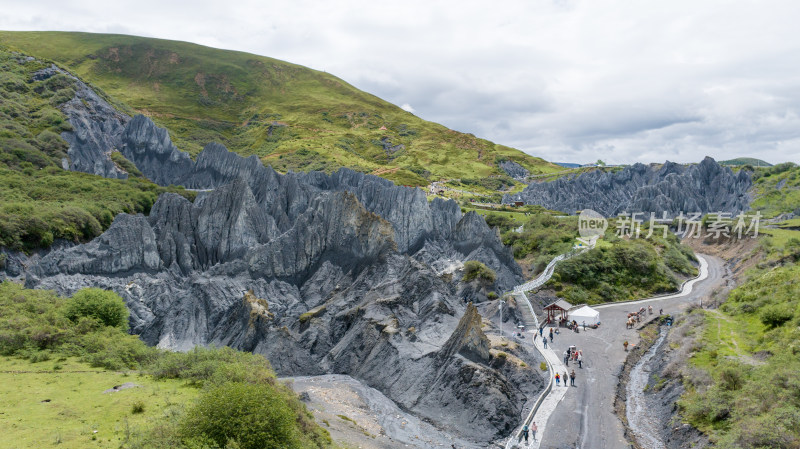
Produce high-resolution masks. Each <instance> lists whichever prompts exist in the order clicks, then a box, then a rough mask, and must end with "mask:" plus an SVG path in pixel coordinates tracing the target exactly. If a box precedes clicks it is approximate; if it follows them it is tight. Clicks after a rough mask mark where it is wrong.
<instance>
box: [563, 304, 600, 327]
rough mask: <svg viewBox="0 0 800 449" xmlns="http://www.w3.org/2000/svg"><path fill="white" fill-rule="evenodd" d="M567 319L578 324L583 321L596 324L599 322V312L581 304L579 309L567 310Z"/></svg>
mask: <svg viewBox="0 0 800 449" xmlns="http://www.w3.org/2000/svg"><path fill="white" fill-rule="evenodd" d="M569 319H570V320H575V322H577V323H578V324H579V325H580V324H583V322H586V324H597V323H599V322H600V312H598V311H597V310H594V309H593V308H591V307H589V306H583V307H581V308H579V309H575V310H571V311H570V312H569Z"/></svg>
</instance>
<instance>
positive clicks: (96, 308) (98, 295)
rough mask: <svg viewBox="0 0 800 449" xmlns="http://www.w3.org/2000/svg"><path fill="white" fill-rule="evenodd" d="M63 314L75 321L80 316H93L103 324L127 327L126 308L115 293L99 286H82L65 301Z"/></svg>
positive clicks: (121, 327) (124, 328)
mask: <svg viewBox="0 0 800 449" xmlns="http://www.w3.org/2000/svg"><path fill="white" fill-rule="evenodd" d="M64 316H66V317H67V318H69V319H70V320H71V321H73V322H76V321H78V319H80V318H81V317H89V318H94V319H96V320H98V321H99V322H101V323H102V324H103V325H104V326H110V327H117V328H120V329H123V330H127V329H128V308H127V307H125V302H124V301H123V300H122V298H120V296H119V295H117V294H116V293H114V292H112V291H109V290H102V289H99V288H84V289H82V290H79V291H78V292H76V293H75V294H74V295H73V296H72V298H70V299H69V300H68V301H67V306H66V309H65V311H64Z"/></svg>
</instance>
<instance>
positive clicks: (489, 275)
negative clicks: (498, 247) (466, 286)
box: [462, 260, 497, 286]
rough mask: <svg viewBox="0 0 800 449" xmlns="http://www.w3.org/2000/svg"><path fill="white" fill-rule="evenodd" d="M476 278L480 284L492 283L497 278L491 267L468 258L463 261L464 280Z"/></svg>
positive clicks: (468, 280) (469, 280)
mask: <svg viewBox="0 0 800 449" xmlns="http://www.w3.org/2000/svg"><path fill="white" fill-rule="evenodd" d="M475 279H477V280H478V282H480V283H481V284H482V285H484V286H487V285H492V284H494V281H495V280H496V279H497V274H496V273H495V272H494V270H492V269H491V268H489V267H487V266H486V265H484V264H482V263H480V262H478V261H477V260H469V261H467V262H465V263H464V277H463V278H462V280H463V281H464V282H471V281H473V280H475Z"/></svg>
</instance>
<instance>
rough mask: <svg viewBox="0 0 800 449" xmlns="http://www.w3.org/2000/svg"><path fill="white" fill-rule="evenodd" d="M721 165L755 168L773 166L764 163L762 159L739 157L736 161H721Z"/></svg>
mask: <svg viewBox="0 0 800 449" xmlns="http://www.w3.org/2000/svg"><path fill="white" fill-rule="evenodd" d="M719 163H720V164H722V165H732V166H741V165H752V166H753V167H772V164H770V163H769V162H766V161H762V160H761V159H756V158H754V157H737V158H736V159H729V160H727V161H719Z"/></svg>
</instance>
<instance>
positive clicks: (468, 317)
mask: <svg viewBox="0 0 800 449" xmlns="http://www.w3.org/2000/svg"><path fill="white" fill-rule="evenodd" d="M290 179H295V180H296V179H297V178H296V177H295V178H290ZM329 181H330V180H329ZM330 182H333V181H330ZM287 185H291V184H288V183H287ZM385 187H386V188H389V186H385ZM309 191H311V192H313V194H312V197H311V198H310V200H309V201H308V203H307V204H306V206H305V207H304V208H303V210H302V211H301V212H299V213H298V215H297V216H296V217H295V218H294V219H293V220H292V221H291V225H290V227H289V228H288V229H287V230H285V231H280V230H279V227H278V225H277V222H276V220H275V218H274V217H273V215H271V214H270V212H269V210H271V209H272V208H273V207H275V206H274V205H272V204H269V203H267V202H260V201H259V200H258V199H257V197H256V195H254V194H253V192H252V190H251V188H250V185H249V184H248V183H247V182H246V181H244V180H243V179H239V180H237V181H234V182H232V183H230V184H226V185H224V186H221V187H219V188H217V189H215V190H213V191H210V192H202V193H201V194H200V195H199V196H198V198H197V200H195V202H194V203H190V202H189V201H187V200H186V199H184V198H183V197H181V196H178V195H173V194H165V195H162V196H161V197H160V198H159V200H158V201H157V203H156V204H155V205H154V206H153V208H152V211H151V214H150V216H149V217H144V216H141V215H136V216H131V215H126V214H122V215H120V216H118V217H117V218H116V220H115V221H114V223H113V224H112V226H111V228H110V229H109V230H108V231H107V232H106V233H104V234H103V235H102V236H100V237H98V238H97V239H95V240H94V241H92V242H90V243H88V244H85V245H78V246H74V247H71V248H66V249H61V250H56V251H52V252H50V253H49V254H47V255H45V256H43V257H42V258H41V259H39V260H36V261H34V262H33V263H32V264H31V266H30V267H29V269H28V271H27V273H26V274H27V284H28V286H30V287H40V288H53V289H56V290H58V291H60V292H63V293H72V292H74V291H75V290H77V289H79V288H82V287H85V286H99V287H102V288H107V289H112V290H114V291H117V292H118V293H120V294H121V295H122V296H123V297H124V298H125V300H126V303H127V304H128V306H129V308H130V310H131V324H132V330H133V332H134V333H137V334H139V335H140V336H141V338H143V339H144V340H145V341H147V342H148V343H150V344H158V345H160V346H162V347H168V348H173V349H179V350H185V349H189V348H191V347H193V346H194V345H198V344H201V345H207V344H218V345H229V346H232V347H235V348H239V349H243V350H248V351H254V352H258V353H262V354H264V355H266V356H267V357H268V358H269V360H270V361H271V362H272V364H273V366H274V368H275V369H276V370H277V371H278V372H279V373H280V374H282V375H315V374H325V373H338V374H348V375H350V376H353V377H356V378H358V379H361V380H362V381H364V382H366V383H367V384H368V385H370V386H372V387H374V388H377V389H378V390H380V391H382V392H383V393H384V394H386V395H387V396H388V397H390V398H392V399H393V400H395V401H396V402H397V403H398V404H400V406H402V407H403V408H405V409H407V410H410V411H412V412H414V413H416V414H418V415H419V416H422V417H425V418H427V419H429V420H431V421H432V422H434V423H436V424H437V425H439V426H440V427H442V428H445V429H450V430H452V431H454V432H458V433H459V434H460V435H462V436H465V437H467V438H471V439H473V440H475V441H478V442H486V441H490V440H494V439H496V438H500V437H503V436H505V435H506V434H507V433H509V432H510V431H511V430H512V427H513V426H514V424H515V422H516V419H517V417H518V416H519V415H520V413H521V407H522V404H523V403H524V401H525V398H526V395H525V394H523V391H530V388H531V383H536V382H539V379H538V378H535V379H530V381H526V382H527V383H528V385H520V384H519V382H518V380H519V379H515V381H512V380H511V379H510V378H509V377H508V376H507V375H506V374H504V373H503V372H501V371H498V370H496V369H494V368H492V366H491V361H492V360H491V355H490V353H489V349H488V341H487V339H486V336H485V335H484V334H483V332H482V330H481V318H480V315H478V313H477V311H476V310H475V308H474V307H472V306H471V305H466V306H465V304H464V302H463V301H462V299H460V297H459V296H458V295H457V294H456V293H457V291H458V284H459V283H458V281H447V280H445V279H443V278H440V277H439V276H438V275H437V274H436V272H435V271H434V270H433V269H432V268H431V267H430V266H429V265H427V264H425V263H423V262H421V261H419V260H417V259H416V258H414V257H412V256H413V255H411V254H409V253H407V252H406V253H402V252H399V251H398V248H399V246H400V245H398V243H397V242H396V241H395V236H396V235H397V232H396V227H395V226H393V224H392V223H390V222H389V221H387V220H386V219H384V218H382V217H381V216H379V215H378V214H376V213H374V212H371V211H369V210H367V208H366V207H364V205H363V204H362V203H361V202H360V201H359V200H358V197H357V195H356V194H354V193H352V192H350V191H348V190H333V189H331V190H322V189H311V190H309ZM275 196H276V197H279V198H285V197H286V193H284V194H280V195H278V194H275V195H272V196H268V197H275ZM376 207H377V206H376ZM442 207H444V206H442ZM276 210H280V211H281V212H282V213H286V211H287V210H292V207H280V208H277V209H276ZM456 211H457V210H456ZM451 212H452V211H451ZM459 213H460V212H459ZM387 214H390V213H389V212H387ZM481 222H482V221H481ZM476 229H477V231H480V232H481V233H478V234H476V235H472V231H473V230H476ZM462 233H469V234H470V236H471V237H472V239H471V240H470V239H465V238H464V236H462V235H461V234H462ZM482 236H483V238H485V237H486V236H494V235H493V233H492V231H491V230H489V229H488V228H486V225H485V223H483V227H481V226H479V223H478V220H476V219H475V218H474V217H473V216H472V215H467V216H465V217H461V219H460V220H459V221H458V222H457V223H456V225H455V229H454V230H453V231H451V233H450V235H449V236H448V238H441V239H439V240H438V241H439V243H436V244H434V243H430V244H429V245H428V247H431V246H433V245H440V246H447V247H449V248H452V251H458V250H457V249H455V248H461V247H463V248H464V249H463V250H464V251H468V250H470V251H472V252H479V253H485V254H494V252H493V250H492V248H491V247H492V245H489V246H486V245H480V244H479V243H478V240H479V239H480V238H482ZM494 237H495V238H496V236H494ZM435 241H436V240H431V241H430V242H435ZM476 245H477V246H476ZM473 247H475V249H473ZM440 252H441V250H440ZM501 256H502V255H501ZM501 256H498V255H494V258H495V259H496V262H497V263H502V262H500V260H501ZM462 257H463V256H462Z"/></svg>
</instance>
